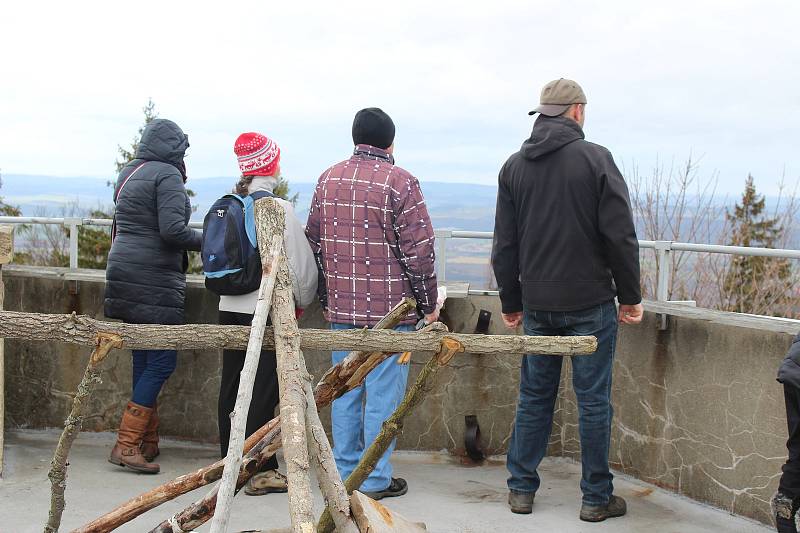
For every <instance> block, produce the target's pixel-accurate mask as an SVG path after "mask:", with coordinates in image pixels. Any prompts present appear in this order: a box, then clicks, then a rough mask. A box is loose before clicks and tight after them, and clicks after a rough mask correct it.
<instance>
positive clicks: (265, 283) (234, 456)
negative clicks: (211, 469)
mask: <svg viewBox="0 0 800 533" xmlns="http://www.w3.org/2000/svg"><path fill="white" fill-rule="evenodd" d="M259 237H261V235H259ZM259 242H262V243H266V242H271V244H270V246H269V247H267V246H263V247H262V248H263V249H264V250H263V252H262V257H263V260H262V264H263V268H262V276H261V286H260V287H259V291H258V302H257V303H256V309H255V313H254V314H253V320H252V324H251V326H250V340H249V342H248V344H247V352H246V353H245V357H244V366H243V368H242V371H241V373H240V376H239V389H238V391H237V393H236V404H235V406H234V409H233V413H232V415H231V416H232V421H231V432H230V439H229V441H228V453H227V455H226V457H225V468H224V470H223V473H222V479H220V481H219V485H218V491H219V494H218V495H217V512H215V513H214V521H213V523H212V524H211V533H225V532H226V530H227V527H228V517H229V515H230V508H231V504H232V503H233V496H234V494H235V493H236V481H237V480H238V479H239V467H240V466H241V464H242V451H243V450H242V449H243V447H244V439H245V435H244V434H245V430H246V426H247V416H248V414H249V412H250V401H251V400H252V398H253V384H254V383H255V380H256V370H257V369H258V363H259V361H260V359H261V341H262V339H263V338H264V328H265V327H266V326H267V318H269V310H270V306H271V304H272V293H273V290H274V288H275V279H276V277H277V275H278V270H279V265H280V260H281V256H282V250H283V232H281V233H280V234H274V235H272V239H271V241H266V240H259Z"/></svg>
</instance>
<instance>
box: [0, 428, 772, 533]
mask: <svg viewBox="0 0 800 533" xmlns="http://www.w3.org/2000/svg"><path fill="white" fill-rule="evenodd" d="M58 435H59V432H58V431H55V430H52V431H50V430H48V431H27V430H22V431H11V432H8V433H7V434H6V451H5V469H4V472H3V477H2V479H0V532H2V533H28V532H40V531H42V529H43V526H44V524H45V521H46V519H47V512H48V509H49V504H50V482H49V480H48V479H47V471H48V469H49V466H50V459H51V457H52V453H53V450H54V449H55V445H56V442H57V440H58ZM113 443H114V435H112V434H109V433H100V434H97V433H84V434H81V435H80V436H79V437H78V439H77V440H76V442H75V444H74V446H73V448H72V452H71V454H70V466H69V470H68V478H67V492H66V498H67V508H66V511H65V512H64V518H63V521H62V528H61V531H69V530H70V529H72V528H75V527H77V526H80V525H82V524H84V523H86V522H88V521H90V520H92V519H94V518H96V517H97V516H99V515H101V514H103V513H105V512H108V511H110V510H111V509H112V508H114V507H115V506H117V505H119V504H120V503H122V502H124V501H126V500H127V499H129V498H131V497H132V496H135V495H136V494H138V493H140V492H143V491H145V490H148V489H150V488H153V487H156V486H158V485H160V484H162V483H165V482H167V481H169V480H170V479H172V478H174V477H177V476H179V475H181V474H184V473H186V472H189V471H191V470H194V469H197V468H200V467H202V466H205V465H207V464H209V463H212V462H214V461H215V460H216V459H217V454H218V450H217V448H216V447H214V446H208V445H199V444H194V443H187V442H181V441H174V440H164V441H163V444H162V448H161V450H162V453H161V457H159V462H160V464H161V473H160V474H159V475H156V476H144V475H136V474H132V473H131V472H129V471H127V470H125V469H122V468H120V467H116V466H114V465H112V464H110V463H108V462H107V461H106V457H107V456H108V453H109V451H110V450H111V447H112V445H113ZM502 459H503V458H498V459H497V460H492V461H490V462H489V463H488V464H487V465H486V466H481V467H466V466H461V465H459V464H457V463H456V462H455V461H454V460H453V459H452V458H451V457H449V456H447V455H444V454H427V453H425V454H423V453H413V452H401V453H397V454H395V458H394V464H395V472H396V474H395V475H396V476H400V477H404V478H406V479H407V480H408V482H409V493H408V494H407V495H405V496H403V497H401V498H387V499H384V500H383V501H382V503H385V504H386V505H387V506H388V507H389V508H391V509H393V510H396V511H398V512H399V513H401V514H402V515H404V516H405V517H407V518H410V519H413V520H415V521H421V522H425V523H426V524H427V527H428V530H429V531H432V532H470V533H479V532H480V533H483V532H504V533H516V532H532V533H539V532H541V533H545V532H548V533H549V532H558V533H573V532H576V533H577V532H592V533H593V532H596V531H597V532H602V531H613V532H615V533H624V532H645V531H647V532H668V533H673V532H674V533H700V532H721V531H731V532H734V531H735V532H738V533H756V532H758V533H763V532H766V531H771V530H770V529H769V528H767V527H765V526H763V525H761V524H758V523H755V522H753V521H750V520H747V519H743V518H739V517H735V516H731V515H729V514H727V513H725V512H723V511H719V510H717V509H712V508H710V507H707V506H705V505H701V504H698V503H696V502H693V501H691V500H688V499H685V498H681V497H679V496H676V495H674V494H672V493H669V492H666V491H663V490H660V489H658V488H656V487H653V486H650V485H647V484H644V483H641V482H639V481H637V480H634V479H631V478H628V477H625V476H618V477H617V479H616V480H615V486H616V491H617V494H619V495H621V496H623V497H624V498H625V499H626V500H627V501H628V515H627V516H625V517H622V518H616V519H610V520H607V521H605V522H603V523H599V524H587V523H584V522H581V521H580V520H578V510H579V508H580V490H579V488H578V482H579V480H580V465H579V464H577V463H575V462H573V461H570V460H564V459H546V460H545V462H544V464H543V465H542V468H541V470H542V477H543V486H542V488H541V489H540V491H539V493H538V494H537V496H536V504H535V505H534V512H533V514H531V515H514V514H512V513H511V512H509V510H508V507H507V505H506V498H507V492H506V484H505V479H506V470H505V466H504V463H503V460H502ZM281 465H282V466H283V462H282V461H281ZM207 491H208V488H207V487H204V488H201V489H198V490H197V491H195V492H192V493H189V494H186V495H184V496H182V497H180V498H178V499H176V500H174V501H172V502H169V503H167V504H164V505H162V506H161V507H157V508H156V509H153V510H151V511H149V512H148V513H146V514H144V515H142V516H140V517H139V518H137V519H136V520H134V521H132V522H130V523H129V524H127V525H125V526H123V527H121V528H119V529H118V530H117V531H125V532H142V531H149V530H150V529H151V528H153V527H154V526H155V525H157V524H158V523H159V522H161V521H162V520H163V519H165V518H167V517H169V516H171V515H172V514H173V513H175V512H176V511H178V510H180V509H182V508H183V507H185V506H186V505H188V504H189V503H191V502H192V501H194V500H196V499H198V498H200V497H201V496H202V495H204V494H205V493H206V492H207ZM321 509H322V498H321V496H320V495H319V493H317V494H316V495H315V511H316V512H317V513H319V512H320V510H321ZM233 512H234V516H233V519H232V520H231V527H230V529H229V531H232V532H233V531H240V530H245V529H270V528H278V527H285V526H288V524H289V518H288V513H287V501H286V495H285V494H272V495H268V496H262V497H250V496H245V495H244V494H241V495H240V496H237V498H236V500H235V506H234V510H233ZM203 530H205V531H207V530H208V525H206V526H204V527H203V528H201V531H203Z"/></svg>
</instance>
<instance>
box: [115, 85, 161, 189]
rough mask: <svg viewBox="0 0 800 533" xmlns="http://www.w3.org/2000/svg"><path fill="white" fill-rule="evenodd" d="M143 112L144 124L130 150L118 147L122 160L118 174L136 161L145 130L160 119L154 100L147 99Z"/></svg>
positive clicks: (118, 167)
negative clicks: (154, 120)
mask: <svg viewBox="0 0 800 533" xmlns="http://www.w3.org/2000/svg"><path fill="white" fill-rule="evenodd" d="M142 112H143V113H144V124H142V125H141V126H139V131H138V132H137V133H136V137H134V138H133V142H132V143H131V147H130V149H128V148H123V147H122V146H120V145H117V150H118V151H119V155H120V158H121V159H120V160H118V161H117V162H116V165H117V174H119V173H120V171H121V170H122V169H123V168H124V167H125V165H127V164H128V163H130V162H131V161H133V160H134V159H136V151H137V150H138V149H139V142H140V141H141V140H142V133H144V129H145V128H146V127H147V125H148V124H150V123H151V122H152V121H153V119H156V118H158V113H157V112H156V104H155V102H153V99H152V98H148V99H147V104H145V106H144V107H143V108H142ZM112 185H113V184H112Z"/></svg>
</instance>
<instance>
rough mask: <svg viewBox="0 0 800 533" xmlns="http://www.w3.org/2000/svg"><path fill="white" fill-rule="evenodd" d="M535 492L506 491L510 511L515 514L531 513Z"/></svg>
mask: <svg viewBox="0 0 800 533" xmlns="http://www.w3.org/2000/svg"><path fill="white" fill-rule="evenodd" d="M534 496H536V493H535V492H520V491H518V490H510V491H508V505H509V507H511V512H512V513H516V514H531V511H532V510H533V498H534Z"/></svg>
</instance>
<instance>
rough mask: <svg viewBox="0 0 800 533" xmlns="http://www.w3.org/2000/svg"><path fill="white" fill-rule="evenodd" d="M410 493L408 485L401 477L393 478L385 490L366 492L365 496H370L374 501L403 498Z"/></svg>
mask: <svg viewBox="0 0 800 533" xmlns="http://www.w3.org/2000/svg"><path fill="white" fill-rule="evenodd" d="M406 492H408V483H406V480H405V479H403V478H401V477H393V478H392V482H391V483H389V486H388V487H386V488H385V489H383V490H379V491H376V492H365V493H364V495H365V496H369V497H370V498H372V499H373V500H380V499H383V498H393V497H395V496H402V495H403V494H405V493H406Z"/></svg>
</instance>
